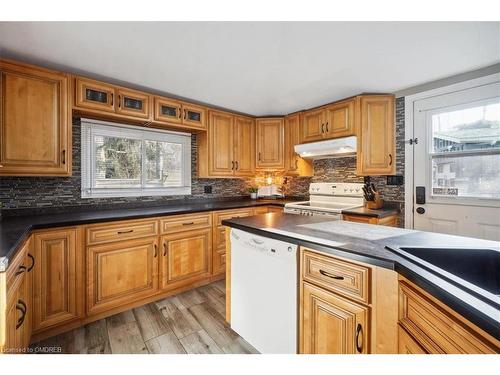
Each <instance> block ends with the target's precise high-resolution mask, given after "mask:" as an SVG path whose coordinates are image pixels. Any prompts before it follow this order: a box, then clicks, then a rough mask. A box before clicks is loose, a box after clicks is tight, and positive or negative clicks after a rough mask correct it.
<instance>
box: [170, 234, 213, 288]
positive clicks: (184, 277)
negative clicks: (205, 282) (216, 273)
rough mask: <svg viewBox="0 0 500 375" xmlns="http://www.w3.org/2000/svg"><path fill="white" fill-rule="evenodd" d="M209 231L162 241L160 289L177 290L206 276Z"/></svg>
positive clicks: (174, 236)
mask: <svg viewBox="0 0 500 375" xmlns="http://www.w3.org/2000/svg"><path fill="white" fill-rule="evenodd" d="M211 233H212V229H211V228H206V229H200V230H195V231H190V232H183V233H179V234H175V235H166V236H163V237H162V242H163V244H162V254H161V255H162V257H161V266H160V274H161V287H162V288H169V287H180V286H182V285H187V284H190V283H192V282H193V281H196V280H200V279H203V278H205V277H209V276H210V271H211V259H210V256H211V253H212V238H211Z"/></svg>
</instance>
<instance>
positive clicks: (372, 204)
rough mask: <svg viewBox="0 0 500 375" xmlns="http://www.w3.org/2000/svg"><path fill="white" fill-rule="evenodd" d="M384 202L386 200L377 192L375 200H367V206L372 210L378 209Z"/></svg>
mask: <svg viewBox="0 0 500 375" xmlns="http://www.w3.org/2000/svg"><path fill="white" fill-rule="evenodd" d="M383 204H384V201H383V200H382V198H380V194H379V193H375V200H373V201H366V202H365V207H366V208H369V209H370V210H378V209H379V208H382V205H383Z"/></svg>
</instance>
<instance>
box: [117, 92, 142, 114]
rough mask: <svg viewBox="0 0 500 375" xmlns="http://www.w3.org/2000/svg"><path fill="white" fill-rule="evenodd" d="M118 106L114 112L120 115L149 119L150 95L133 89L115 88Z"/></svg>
mask: <svg viewBox="0 0 500 375" xmlns="http://www.w3.org/2000/svg"><path fill="white" fill-rule="evenodd" d="M116 93H117V95H118V98H117V99H118V102H117V104H118V106H117V108H116V112H117V113H119V114H121V115H127V116H132V117H140V118H144V119H149V115H150V113H149V106H150V96H149V95H147V94H145V93H142V92H140V91H135V90H125V89H121V88H120V89H117V90H116Z"/></svg>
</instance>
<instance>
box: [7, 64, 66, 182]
mask: <svg viewBox="0 0 500 375" xmlns="http://www.w3.org/2000/svg"><path fill="white" fill-rule="evenodd" d="M68 92H69V76H68V75H67V74H63V73H59V72H54V71H50V70H46V69H41V68H37V67H34V66H30V65H26V64H20V63H14V62H9V61H5V60H0V175H3V176H70V175H71V108H70V105H69V96H68V95H69V94H68ZM27 145H29V147H26V146H27Z"/></svg>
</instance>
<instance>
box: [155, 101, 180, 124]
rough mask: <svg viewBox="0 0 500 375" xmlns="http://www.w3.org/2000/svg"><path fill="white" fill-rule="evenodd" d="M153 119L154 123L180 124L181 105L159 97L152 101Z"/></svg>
mask: <svg viewBox="0 0 500 375" xmlns="http://www.w3.org/2000/svg"><path fill="white" fill-rule="evenodd" d="M154 106H155V112H154V119H155V121H156V122H164V123H167V124H182V104H181V102H179V101H177V100H173V99H169V98H164V97H161V96H156V97H155V99H154Z"/></svg>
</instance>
